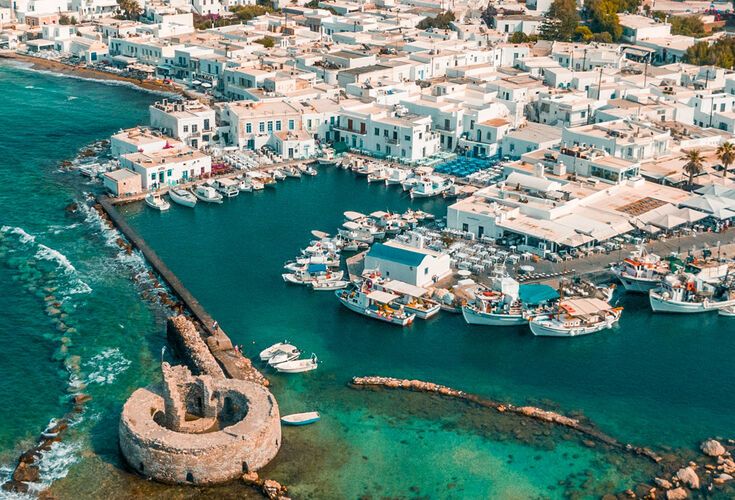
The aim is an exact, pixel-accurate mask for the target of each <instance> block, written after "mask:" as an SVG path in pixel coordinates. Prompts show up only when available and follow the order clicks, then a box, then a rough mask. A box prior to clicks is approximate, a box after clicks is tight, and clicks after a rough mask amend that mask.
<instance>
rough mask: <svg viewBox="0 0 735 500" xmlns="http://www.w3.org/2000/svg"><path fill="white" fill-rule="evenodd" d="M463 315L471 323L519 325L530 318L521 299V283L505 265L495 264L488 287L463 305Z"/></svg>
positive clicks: (480, 290)
mask: <svg viewBox="0 0 735 500" xmlns="http://www.w3.org/2000/svg"><path fill="white" fill-rule="evenodd" d="M462 316H463V317H464V320H465V321H466V322H467V323H468V324H470V325H485V326H517V325H523V324H525V323H526V322H527V321H528V320H527V319H526V317H525V315H524V313H523V307H522V304H521V300H520V284H519V283H518V281H516V280H514V279H513V278H511V277H510V276H509V275H508V273H507V271H506V269H505V266H503V265H497V266H495V268H494V270H493V275H492V277H491V285H490V288H488V289H479V290H478V291H477V292H476V293H475V299H474V300H473V301H470V302H468V303H467V304H466V305H464V306H462Z"/></svg>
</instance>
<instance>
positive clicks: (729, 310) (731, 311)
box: [717, 306, 735, 318]
mask: <svg viewBox="0 0 735 500" xmlns="http://www.w3.org/2000/svg"><path fill="white" fill-rule="evenodd" d="M717 314H719V315H720V316H727V317H730V318H735V306H728V307H723V308H722V309H719V310H718V311H717Z"/></svg>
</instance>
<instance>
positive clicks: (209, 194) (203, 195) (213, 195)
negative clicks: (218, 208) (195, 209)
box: [192, 185, 222, 203]
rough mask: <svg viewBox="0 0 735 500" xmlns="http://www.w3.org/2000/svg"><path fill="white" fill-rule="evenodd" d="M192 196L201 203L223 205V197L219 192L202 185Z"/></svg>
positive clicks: (195, 189)
mask: <svg viewBox="0 0 735 500" xmlns="http://www.w3.org/2000/svg"><path fill="white" fill-rule="evenodd" d="M192 194H193V195H194V196H196V197H197V199H199V200H201V201H206V202H207V203H222V195H221V194H219V193H218V192H217V190H215V189H214V188H213V187H212V186H205V185H200V186H197V187H196V188H194V190H193V191H192Z"/></svg>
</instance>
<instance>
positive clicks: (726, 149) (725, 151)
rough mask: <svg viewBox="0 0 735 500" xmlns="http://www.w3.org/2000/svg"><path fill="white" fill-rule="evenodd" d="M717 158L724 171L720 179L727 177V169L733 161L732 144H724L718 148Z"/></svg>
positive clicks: (734, 149)
mask: <svg viewBox="0 0 735 500" xmlns="http://www.w3.org/2000/svg"><path fill="white" fill-rule="evenodd" d="M717 158H719V159H720V161H721V162H722V166H723V167H725V170H723V171H722V178H723V179H724V178H725V177H727V169H728V168H730V165H732V164H733V162H734V161H735V144H733V143H732V142H725V143H723V144H722V145H721V146H720V147H719V148H717Z"/></svg>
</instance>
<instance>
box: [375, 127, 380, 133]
mask: <svg viewBox="0 0 735 500" xmlns="http://www.w3.org/2000/svg"><path fill="white" fill-rule="evenodd" d="M373 133H374V135H380V129H379V128H378V127H375V130H374V132H373Z"/></svg>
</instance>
